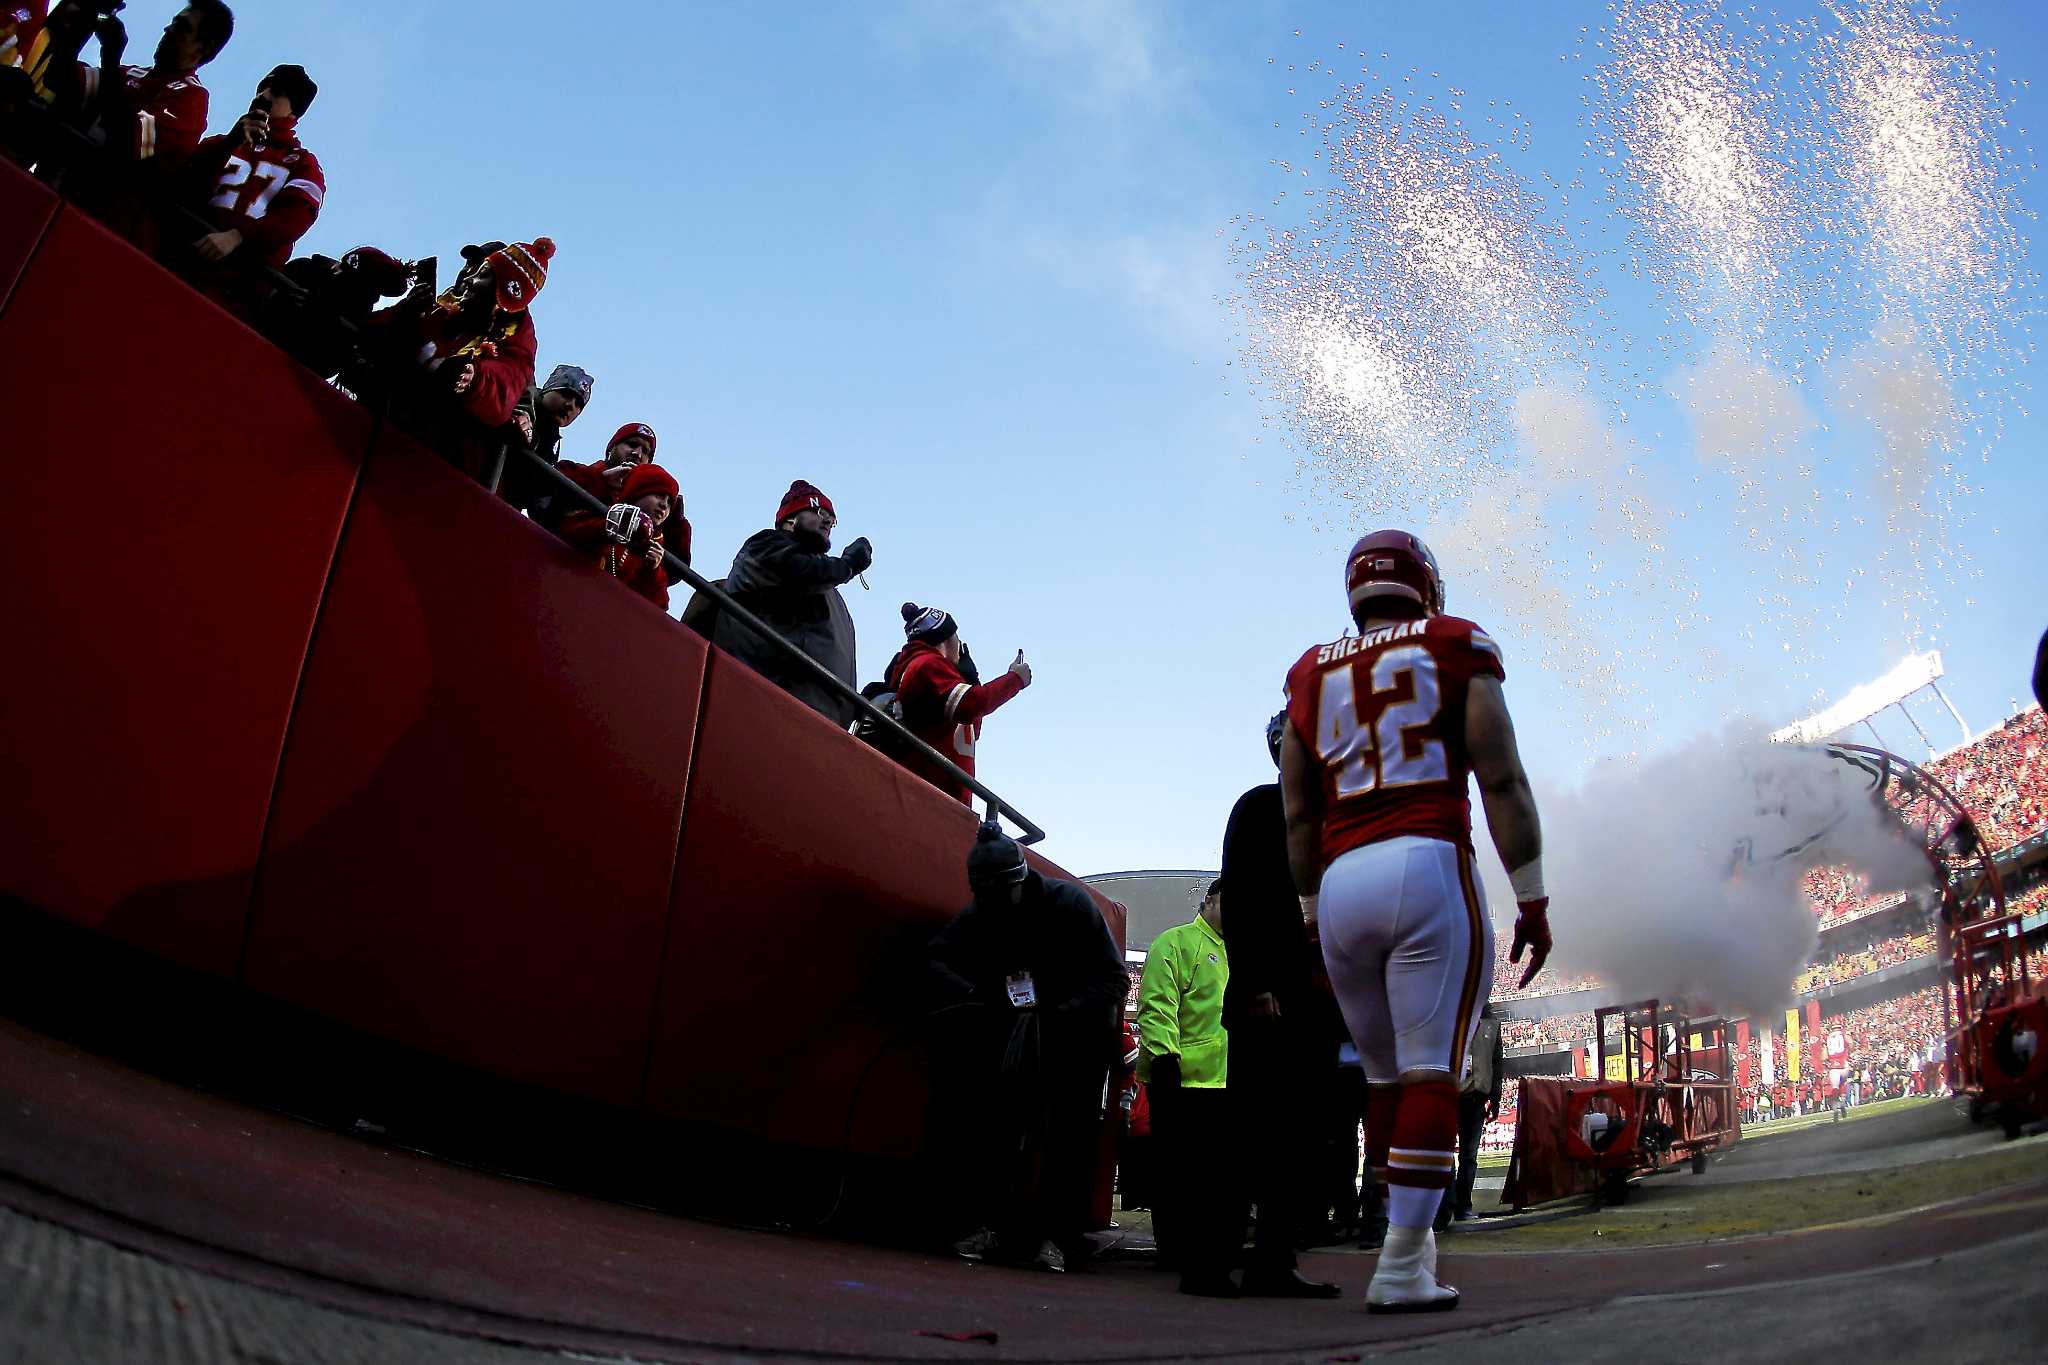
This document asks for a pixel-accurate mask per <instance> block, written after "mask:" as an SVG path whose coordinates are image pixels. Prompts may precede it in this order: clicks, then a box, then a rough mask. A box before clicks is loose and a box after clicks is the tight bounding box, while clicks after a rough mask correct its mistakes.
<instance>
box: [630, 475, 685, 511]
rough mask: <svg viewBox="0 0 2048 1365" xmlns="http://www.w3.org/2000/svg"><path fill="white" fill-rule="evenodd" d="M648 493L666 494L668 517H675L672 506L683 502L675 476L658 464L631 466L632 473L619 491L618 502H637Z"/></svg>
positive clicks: (681, 492)
mask: <svg viewBox="0 0 2048 1365" xmlns="http://www.w3.org/2000/svg"><path fill="white" fill-rule="evenodd" d="M649 493H666V494H668V496H669V499H670V502H671V506H670V508H669V515H671V516H673V515H675V507H674V504H678V503H680V502H681V501H682V500H683V491H682V489H680V488H678V487H677V486H676V479H675V475H673V474H671V473H669V472H668V471H667V470H666V469H663V468H662V467H661V466H660V465H658V464H643V465H635V466H633V472H632V473H630V474H628V475H627V476H626V482H625V484H624V486H622V487H621V488H620V489H619V501H620V502H638V501H640V499H642V498H644V497H646V496H647V495H648V494H649Z"/></svg>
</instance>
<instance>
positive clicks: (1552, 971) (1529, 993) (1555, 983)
mask: <svg viewBox="0 0 2048 1365" xmlns="http://www.w3.org/2000/svg"><path fill="white" fill-rule="evenodd" d="M1513 946H1514V942H1513V935H1511V934H1495V935H1494V939H1493V998H1494V999H1495V1000H1528V999H1532V998H1534V997H1536V996H1540V995H1565V994H1568V993H1569V992H1572V991H1584V990H1591V989H1592V988H1593V987H1595V986H1597V985H1599V984H1600V979H1599V978H1598V977H1595V976H1589V975H1585V974H1574V973H1570V972H1565V971H1563V970H1561V969H1559V968H1556V967H1545V968H1544V969H1543V970H1542V971H1540V972H1538V973H1536V976H1535V979H1534V980H1532V981H1531V982H1530V983H1529V984H1528V986H1527V987H1518V986H1517V985H1516V984H1515V983H1516V982H1517V981H1519V980H1521V977H1522V969H1521V968H1520V967H1517V966H1515V965H1513V964H1512V963H1510V962H1509V961H1508V950H1509V949H1510V948H1512V947H1513Z"/></svg>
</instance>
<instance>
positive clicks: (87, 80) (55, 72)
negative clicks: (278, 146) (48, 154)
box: [28, 0, 235, 251]
mask: <svg viewBox="0 0 2048 1365" xmlns="http://www.w3.org/2000/svg"><path fill="white" fill-rule="evenodd" d="M94 8H95V7H94V6H92V5H84V6H77V5H73V4H71V3H70V2H69V0H67V2H66V3H65V4H62V5H59V6H58V9H59V10H60V11H67V10H68V11H78V10H83V11H92V10H94ZM51 20H52V22H51V23H50V24H47V25H45V26H44V28H43V31H42V33H41V34H40V35H38V38H37V43H38V44H39V45H41V44H43V43H44V42H45V41H46V40H51V41H54V39H53V35H54V34H59V33H62V34H68V33H69V32H70V27H71V24H72V22H73V19H72V17H71V15H69V14H66V15H65V16H64V17H63V19H62V21H61V22H59V16H58V15H55V14H53V15H52V16H51ZM92 28H93V32H94V33H95V34H96V35H97V36H98V37H99V40H100V65H99V66H97V67H92V66H87V65H85V64H84V63H82V62H72V63H61V62H58V61H53V60H50V58H51V53H50V52H49V51H47V50H46V51H44V52H41V53H35V54H32V55H31V58H30V62H29V68H28V70H29V77H30V79H31V80H32V81H34V82H35V84H36V86H37V92H38V94H39V95H45V96H46V97H47V102H48V103H50V105H51V107H52V108H53V109H54V110H55V111H56V112H57V113H58V114H59V115H60V116H61V117H63V118H65V119H67V120H68V121H69V122H71V123H72V124H73V125H75V126H76V127H78V128H80V129H84V130H87V131H88V132H90V133H92V134H93V135H94V136H96V137H97V138H98V139H99V140H101V141H103V142H104V143H105V146H106V149H107V152H108V154H109V156H110V157H111V158H112V159H113V164H112V165H102V166H99V167H97V168H95V169H94V170H93V171H91V172H90V173H85V174H79V175H75V176H71V177H68V178H67V179H66V180H65V189H66V192H67V193H68V194H69V195H70V196H71V197H72V199H73V201H74V202H76V203H78V204H79V206H80V207H82V208H84V209H86V210H87V211H88V212H91V213H92V214H93V215H94V216H95V217H98V218H99V219H100V220H101V221H103V222H105V223H106V224H107V226H109V227H111V228H113V229H114V230H115V231H116V232H119V233H121V234H122V235H124V236H126V237H127V238H129V240H131V241H133V242H135V243H136V244H137V245H138V246H141V247H143V248H144V249H145V250H149V251H154V250H155V249H156V215H155V208H154V206H155V203H156V202H158V201H160V200H161V199H162V198H163V197H165V191H166V190H168V189H169V188H171V180H172V177H173V176H175V175H176V174H177V173H179V172H181V171H183V170H184V168H185V166H186V164H187V163H188V162H189V161H190V160H191V159H192V155H193V153H194V152H195V151H196V150H197V149H198V147H199V142H200V139H201V138H203V137H205V136H206V87H204V86H203V85H201V84H200V83H199V74H198V73H199V68H200V67H202V66H204V65H206V64H207V63H208V62H210V61H212V60H213V59H214V58H215V57H217V56H219V55H220V51H221V49H222V48H224V47H226V46H227V43H228V39H229V38H230V37H232V36H233V34H234V31H235V17H234V14H233V12H231V11H230V10H229V9H228V7H227V6H226V5H224V4H222V3H220V0H193V3H192V4H189V5H187V6H185V8H183V9H181V10H179V11H178V13H177V14H176V15H175V16H174V17H173V18H172V19H171V22H170V23H168V24H166V25H165V26H164V31H163V36H162V37H161V38H160V39H158V41H157V45H156V54H155V57H154V59H153V60H152V62H151V64H150V65H148V66H123V65H122V64H121V57H122V55H123V54H124V53H125V52H126V51H127V46H128V30H127V29H126V28H125V27H124V26H123V25H122V23H121V21H120V20H119V19H118V18H116V17H115V16H114V15H113V14H112V13H105V12H103V13H97V14H94V15H93V23H92ZM71 50H72V51H74V52H75V51H76V48H72V49H71ZM67 67H68V76H67Z"/></svg>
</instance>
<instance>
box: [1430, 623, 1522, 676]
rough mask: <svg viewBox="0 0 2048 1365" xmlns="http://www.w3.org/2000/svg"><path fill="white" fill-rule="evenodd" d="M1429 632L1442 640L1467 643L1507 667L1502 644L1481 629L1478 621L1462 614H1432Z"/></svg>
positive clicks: (1476, 650) (1474, 649) (1477, 651)
mask: <svg viewBox="0 0 2048 1365" xmlns="http://www.w3.org/2000/svg"><path fill="white" fill-rule="evenodd" d="M1428 633H1429V634H1430V635H1431V636H1433V637H1435V638H1437V639H1440V640H1447V641H1453V642H1456V643H1459V644H1464V645H1467V646H1469V647H1470V648H1471V649H1472V650H1473V651H1475V652H1476V653H1479V654H1484V655H1486V656H1487V657H1488V658H1490V659H1492V660H1493V661H1494V662H1495V663H1496V664H1501V665H1502V666H1503V667H1505V661H1504V660H1503V659H1502V658H1501V653H1500V645H1499V644H1498V643H1497V642H1496V641H1495V640H1494V638H1493V637H1492V636H1491V635H1488V634H1487V633H1486V632H1485V631H1484V630H1483V629H1481V628H1480V626H1479V625H1478V623H1477V622H1473V621H1467V620H1466V619H1465V618H1464V617H1462V616H1432V617H1431V618H1430V620H1429V630H1428Z"/></svg>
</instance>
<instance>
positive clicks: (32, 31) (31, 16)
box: [0, 0, 49, 70]
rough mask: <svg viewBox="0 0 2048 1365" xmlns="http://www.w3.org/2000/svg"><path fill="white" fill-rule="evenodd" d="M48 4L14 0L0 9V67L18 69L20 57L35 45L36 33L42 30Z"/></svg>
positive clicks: (43, 1)
mask: <svg viewBox="0 0 2048 1365" xmlns="http://www.w3.org/2000/svg"><path fill="white" fill-rule="evenodd" d="M48 8H49V7H48V5H47V4H46V3H45V0H35V3H33V4H29V3H27V0H14V3H12V4H9V5H7V6H6V7H5V8H4V9H0V68H13V69H16V70H19V69H20V67H21V59H22V58H23V57H24V56H25V55H27V53H28V50H29V49H30V48H31V47H33V46H35V41H36V35H37V34H39V33H41V32H42V31H43V24H44V23H45V21H46V20H47V19H48V17H49V14H48Z"/></svg>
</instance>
